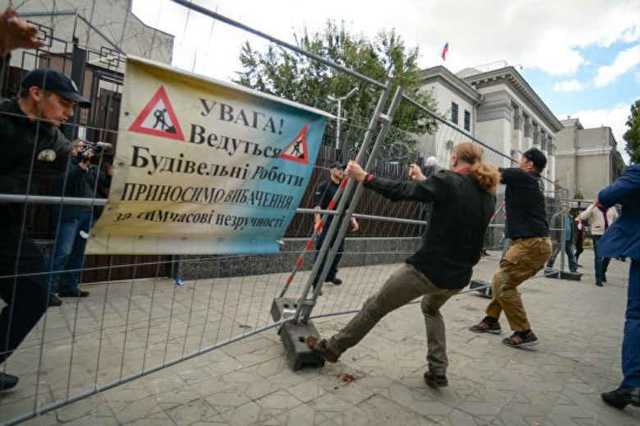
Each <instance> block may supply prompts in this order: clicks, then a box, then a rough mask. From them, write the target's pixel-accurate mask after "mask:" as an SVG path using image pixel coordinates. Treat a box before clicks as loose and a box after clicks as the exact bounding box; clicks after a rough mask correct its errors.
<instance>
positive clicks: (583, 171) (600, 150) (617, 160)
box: [556, 118, 624, 200]
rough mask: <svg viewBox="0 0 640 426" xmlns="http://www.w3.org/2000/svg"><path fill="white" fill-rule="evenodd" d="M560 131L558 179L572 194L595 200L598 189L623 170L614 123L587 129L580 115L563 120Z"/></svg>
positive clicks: (558, 137) (558, 136) (557, 162)
mask: <svg viewBox="0 0 640 426" xmlns="http://www.w3.org/2000/svg"><path fill="white" fill-rule="evenodd" d="M562 124H563V126H564V128H563V129H562V130H561V131H560V132H558V134H557V145H558V151H557V153H556V167H557V179H558V183H559V184H560V185H562V186H563V187H565V188H567V189H568V190H569V196H570V197H572V198H573V197H576V195H578V197H581V196H582V197H584V198H586V199H588V200H593V199H594V198H595V197H596V195H597V193H598V192H599V191H600V190H601V189H602V188H604V187H605V186H607V185H609V184H610V183H611V182H613V181H614V180H616V179H617V178H618V177H619V176H620V175H621V174H622V172H623V169H624V160H623V159H622V156H621V155H620V153H619V152H618V150H617V145H618V144H617V142H616V139H615V137H614V136H613V132H612V131H611V128H610V127H605V126H601V127H595V128H591V129H585V128H584V127H583V125H582V123H580V120H579V119H578V118H567V119H566V120H563V121H562Z"/></svg>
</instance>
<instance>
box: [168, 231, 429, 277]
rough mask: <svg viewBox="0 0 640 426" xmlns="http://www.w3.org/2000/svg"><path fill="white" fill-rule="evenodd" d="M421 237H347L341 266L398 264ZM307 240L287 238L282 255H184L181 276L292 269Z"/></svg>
mask: <svg viewBox="0 0 640 426" xmlns="http://www.w3.org/2000/svg"><path fill="white" fill-rule="evenodd" d="M420 241H421V238H420V237H417V238H416V237H414V238H410V237H407V238H347V239H346V242H345V253H344V254H343V256H342V260H341V262H340V266H343V267H344V266H362V265H378V264H389V263H398V262H402V261H404V260H405V259H406V258H407V257H409V256H410V255H411V254H413V253H414V252H415V251H416V250H417V249H418V247H419V245H420ZM305 243H306V240H305V239H302V238H292V239H286V240H285V244H284V246H283V248H282V250H281V252H280V253H276V254H267V255H233V256H231V255H229V256H211V257H207V258H206V259H207V260H200V259H202V257H203V256H182V257H181V258H180V262H179V267H178V270H179V275H180V276H181V277H182V278H183V279H186V280H189V279H199V278H219V277H231V276H233V277H237V276H246V275H256V274H269V273H277V272H290V271H292V270H293V267H294V265H295V262H296V259H297V258H298V256H299V254H300V253H301V252H302V250H303V248H304V245H305ZM313 261H314V253H313V252H311V253H308V254H306V255H305V261H304V267H303V270H310V269H311V267H312V266H313Z"/></svg>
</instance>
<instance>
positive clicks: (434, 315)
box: [421, 284, 459, 376]
mask: <svg viewBox="0 0 640 426" xmlns="http://www.w3.org/2000/svg"><path fill="white" fill-rule="evenodd" d="M431 287H432V288H431V289H430V291H429V293H428V294H426V295H425V296H424V297H423V298H422V304H421V307H422V313H423V314H424V320H425V325H426V330H427V363H428V364H429V371H430V372H431V373H433V374H435V375H439V376H445V375H446V373H447V367H448V366H449V359H448V357H447V336H446V329H445V325H444V320H443V319H442V314H441V313H440V307H441V306H442V305H444V304H445V302H446V301H447V300H449V298H450V297H451V296H453V295H454V294H456V293H458V292H459V290H443V289H440V288H438V287H436V286H434V285H433V284H431Z"/></svg>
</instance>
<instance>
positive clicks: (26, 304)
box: [0, 238, 49, 363]
mask: <svg viewBox="0 0 640 426" xmlns="http://www.w3.org/2000/svg"><path fill="white" fill-rule="evenodd" d="M3 254H6V256H5V257H4V258H3V259H2V261H0V275H12V274H14V271H15V270H16V269H15V261H16V256H15V253H14V254H13V255H12V256H9V254H8V253H4V252H3ZM39 272H40V273H44V272H45V263H44V259H43V257H42V254H41V253H40V251H39V250H38V248H37V247H36V245H35V244H34V243H33V241H32V240H30V239H27V238H25V239H24V240H23V241H22V247H21V252H20V259H19V265H18V275H20V274H26V273H39ZM48 296H49V291H48V288H47V278H46V277H45V276H44V275H33V276H28V277H21V276H18V277H17V278H6V279H2V280H0V297H2V299H3V300H4V301H5V303H6V304H7V306H5V307H4V308H3V309H2V312H0V363H2V362H3V361H4V360H6V359H7V358H8V357H9V356H10V355H11V354H12V353H13V351H14V350H15V349H16V348H17V347H18V345H19V344H20V343H21V342H22V341H23V340H24V338H25V337H26V336H27V334H29V332H30V331H31V329H32V328H33V327H34V326H35V325H36V324H37V323H38V320H39V319H40V318H41V317H42V315H43V314H44V313H45V311H46V310H47V306H48Z"/></svg>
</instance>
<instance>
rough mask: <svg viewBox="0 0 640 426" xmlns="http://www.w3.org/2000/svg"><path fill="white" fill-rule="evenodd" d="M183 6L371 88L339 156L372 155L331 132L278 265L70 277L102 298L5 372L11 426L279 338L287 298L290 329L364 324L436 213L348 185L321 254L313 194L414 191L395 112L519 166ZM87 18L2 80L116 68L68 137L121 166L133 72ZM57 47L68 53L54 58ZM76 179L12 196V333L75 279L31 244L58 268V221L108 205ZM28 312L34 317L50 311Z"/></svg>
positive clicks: (98, 264) (99, 269) (102, 75)
mask: <svg viewBox="0 0 640 426" xmlns="http://www.w3.org/2000/svg"><path fill="white" fill-rule="evenodd" d="M174 1H175V2H176V3H179V4H181V5H183V6H184V7H187V8H189V9H191V10H193V11H195V12H199V13H203V14H205V15H207V16H210V17H211V18H212V19H216V20H218V21H220V22H223V23H226V24H229V25H231V26H233V27H235V28H238V29H239V30H240V31H244V32H246V33H247V34H253V35H255V36H258V37H261V38H263V39H266V40H268V41H270V42H271V43H274V44H275V45H276V46H278V47H280V48H284V49H289V50H291V51H293V52H295V53H296V54H299V55H303V56H305V57H307V58H309V59H310V60H312V61H315V62H316V63H318V64H319V65H321V66H323V67H326V68H327V69H330V70H332V72H336V73H340V74H341V75H343V76H344V77H345V78H347V79H351V80H352V81H353V84H354V85H356V84H357V85H358V87H360V91H359V92H358V94H357V95H356V96H366V97H367V99H369V98H373V99H376V102H375V103H372V104H371V105H369V106H368V114H369V115H368V116H364V117H349V120H348V121H346V122H345V123H343V124H342V129H341V132H340V133H339V134H340V135H341V136H340V137H341V138H342V140H341V141H340V143H341V144H342V145H344V146H346V147H354V146H356V147H359V148H358V149H357V150H354V149H352V148H348V149H343V150H338V151H336V150H335V149H334V148H333V147H335V146H336V140H335V136H334V133H333V132H327V134H326V135H325V140H324V142H323V148H322V152H321V154H320V157H319V160H318V162H317V164H316V165H315V166H314V177H313V178H312V180H311V183H310V185H309V187H308V189H307V193H306V195H305V197H304V198H303V201H302V203H301V205H300V208H299V209H298V211H297V214H296V217H295V218H294V220H293V222H292V224H291V226H290V227H289V229H288V231H287V238H286V239H285V240H284V242H283V247H282V250H281V252H280V253H278V254H273V255H255V256H246V255H242V256H240V255H224V256H223V255H212V256H181V257H178V256H169V257H167V256H164V257H158V256H155V257H152V256H150V257H144V256H130V257H115V256H101V257H95V258H92V259H91V260H90V262H89V261H88V262H86V263H85V264H82V263H80V264H79V265H78V267H77V268H74V269H71V270H65V271H64V272H67V273H69V272H75V273H81V274H82V275H83V276H84V278H85V281H91V282H92V284H91V285H85V286H84V287H83V288H85V289H87V290H89V291H90V292H91V294H90V295H89V297H86V298H76V299H65V300H64V304H63V305H62V306H60V307H51V308H49V309H48V310H47V309H46V307H42V306H40V307H38V308H39V309H43V310H46V312H45V313H44V316H43V317H42V318H41V319H40V320H39V321H38V322H37V324H36V326H35V327H34V328H33V330H32V331H31V332H30V334H29V336H28V337H27V338H26V340H25V341H24V342H22V344H20V345H19V346H18V348H17V350H16V352H15V353H14V354H13V355H12V356H11V357H10V358H8V359H6V360H5V361H4V363H3V364H2V365H1V367H0V371H2V372H6V373H11V374H15V375H18V376H19V377H20V379H21V381H20V384H19V386H18V387H17V388H16V390H15V391H13V392H10V393H0V423H7V424H15V423H19V422H21V421H24V420H26V419H29V418H32V417H34V416H37V415H39V414H42V413H45V412H48V411H51V410H55V409H57V408H59V407H62V406H64V405H66V404H70V403H72V402H74V401H77V400H79V399H82V398H85V397H87V396H90V395H93V394H95V393H98V392H101V391H104V390H106V389H110V388H112V387H114V386H117V385H120V384H123V383H126V382H129V381H131V380H135V379H136V378H139V377H142V376H144V375H147V374H151V373H153V372H156V371H158V370H161V369H163V368H166V367H168V366H171V365H174V364H176V363H178V362H181V361H184V360H188V359H191V358H193V357H196V356H198V355H201V354H204V353H208V352H211V351H214V350H216V349H218V348H220V347H222V346H224V345H227V344H230V343H233V342H236V341H238V340H241V339H244V338H247V337H249V336H252V335H255V334H257V333H261V332H264V331H266V330H271V329H276V328H278V327H280V326H281V325H282V324H283V322H284V321H285V320H280V321H274V320H273V318H272V316H271V313H270V308H271V306H272V302H273V300H274V299H276V298H278V297H281V296H283V295H285V294H286V295H287V297H290V298H292V299H294V300H297V301H298V303H297V304H296V306H295V307H294V308H295V309H292V312H291V317H293V318H295V320H296V321H300V322H306V321H308V320H309V319H311V318H314V317H323V316H330V315H340V314H347V313H353V312H355V311H357V310H358V309H359V308H360V306H361V304H362V302H363V301H364V300H366V299H367V298H368V297H369V296H370V295H371V294H372V293H374V292H375V291H376V290H377V289H378V288H379V286H380V285H381V284H382V283H383V282H384V280H385V278H386V277H385V274H384V273H383V271H384V270H385V268H386V265H387V264H389V263H396V262H401V261H403V260H404V258H406V257H407V256H408V255H410V254H412V253H413V252H414V250H415V248H417V245H418V244H419V242H420V239H421V235H422V234H423V232H424V230H425V226H426V225H427V224H428V208H425V206H424V205H421V204H419V203H414V202H402V203H390V202H388V201H387V200H385V199H383V198H382V197H380V196H377V195H375V194H372V193H367V192H364V191H363V188H362V186H358V185H355V183H354V182H349V183H348V184H347V185H345V186H344V187H343V194H342V196H341V197H340V199H339V200H338V202H337V206H336V208H335V209H333V210H330V211H321V212H320V213H321V214H324V215H325V218H327V217H328V216H334V217H336V218H337V219H336V220H332V221H331V224H330V226H329V229H328V232H327V238H326V239H325V240H324V243H323V244H318V243H317V241H315V242H313V240H310V239H311V238H312V237H313V235H314V229H313V228H314V227H313V221H314V219H313V216H314V214H317V213H318V211H317V210H316V209H314V208H315V207H316V205H315V204H316V201H315V200H314V192H315V191H316V189H317V187H318V185H319V183H320V181H321V180H325V179H327V178H328V169H327V164H328V163H330V162H331V161H332V160H334V159H337V158H339V159H341V160H347V159H357V160H358V161H359V162H360V163H361V164H366V166H367V167H366V168H367V169H368V170H370V171H375V173H376V174H377V175H382V176H390V177H395V178H399V179H400V178H404V176H405V175H406V172H407V167H408V165H409V163H410V162H412V161H416V160H417V158H416V156H415V154H412V152H411V150H410V149H407V147H406V143H405V141H406V140H408V139H409V138H410V137H412V135H409V134H407V132H405V131H403V130H402V129H399V128H397V127H396V126H394V125H393V119H394V112H395V111H396V110H397V108H398V106H399V105H403V104H404V105H409V106H411V107H413V108H415V109H416V110H417V111H419V113H420V114H422V115H423V117H424V119H425V120H433V121H435V122H437V123H438V125H439V128H440V132H439V133H438V134H439V135H440V137H443V138H446V140H447V141H451V144H450V146H449V145H447V149H448V150H450V149H451V148H452V147H453V146H454V145H455V144H457V143H461V142H473V143H477V144H481V145H482V146H483V147H484V148H485V154H486V156H487V159H488V161H489V162H491V163H493V164H495V165H499V166H508V165H509V164H511V162H512V161H514V160H512V159H511V158H510V157H509V156H508V155H506V154H504V153H501V152H500V151H499V150H497V149H495V148H493V147H491V146H490V145H488V144H485V143H483V142H482V141H479V140H477V139H476V138H474V137H473V136H472V135H470V134H468V133H467V132H465V131H463V130H461V129H460V128H458V127H457V126H455V125H453V124H451V123H449V122H448V121H446V120H443V119H442V118H441V117H440V116H439V115H438V114H437V113H436V112H434V111H431V110H430V109H429V108H427V107H425V106H424V105H421V104H420V103H419V102H417V101H415V100H413V99H411V98H410V97H408V96H405V95H403V93H402V90H401V89H392V84H391V83H392V76H391V79H390V80H389V81H388V82H380V81H376V80H375V79H373V78H371V77H369V76H365V75H362V74H359V73H357V72H355V71H353V70H350V69H348V68H346V67H344V66H342V65H339V64H336V63H333V62H331V61H330V60H328V59H326V58H323V57H319V56H317V55H315V54H311V53H309V52H306V51H304V50H301V49H300V48H299V47H297V46H294V45H291V44H288V43H285V42H283V41H281V40H277V39H275V38H273V37H271V36H269V35H267V34H264V33H261V32H259V31H257V30H254V29H252V28H249V27H247V26H245V25H243V24H241V23H239V22H236V21H233V20H231V19H228V18H226V17H224V16H222V15H219V14H217V13H215V12H212V11H210V10H206V9H204V8H202V7H200V6H198V5H197V4H194V3H191V2H187V1H182V0H174ZM75 19H76V22H84V23H85V24H86V25H87V26H88V27H89V28H88V29H87V31H86V38H85V40H81V39H78V37H74V38H73V41H71V42H70V41H68V40H66V41H65V40H62V39H59V38H57V37H56V28H53V27H52V28H49V29H48V30H47V31H48V32H47V31H43V37H44V38H45V39H46V40H51V43H50V44H48V48H45V49H41V50H38V51H35V53H34V52H33V51H31V52H26V51H25V52H22V53H21V54H22V55H23V58H27V57H33V60H32V61H31V62H29V61H27V60H21V61H20V64H19V65H18V66H15V67H14V68H10V69H9V72H8V73H5V74H3V80H2V81H3V82H4V83H5V84H4V85H3V92H2V93H3V94H4V95H9V94H14V93H15V91H16V90H17V86H16V85H15V81H16V80H19V78H18V77H19V76H22V75H24V71H23V70H24V69H29V68H33V67H40V66H43V65H46V66H50V67H57V68H58V69H61V70H63V71H65V72H67V73H69V74H71V75H75V76H80V77H79V78H82V76H86V72H85V71H86V70H87V69H89V68H91V67H92V66H91V64H95V63H96V62H95V61H94V62H92V60H91V59H89V60H86V58H87V57H90V56H91V55H97V58H98V59H100V58H102V59H104V60H105V61H107V65H106V66H105V67H97V66H95V67H94V68H95V69H93V68H92V73H91V74H90V75H91V77H90V80H91V83H90V84H89V83H88V82H87V81H84V83H86V84H85V85H84V86H81V87H83V90H84V93H86V94H87V95H88V96H90V97H91V98H92V101H93V103H94V106H93V108H92V109H91V110H89V111H88V113H86V114H82V115H80V116H79V118H78V119H77V120H75V121H74V122H73V123H70V124H69V126H67V129H66V132H67V134H68V135H69V136H70V137H75V136H77V135H80V136H81V137H83V138H86V139H88V140H91V141H99V140H102V141H109V142H111V143H113V144H114V145H115V146H116V152H115V157H116V158H117V156H118V152H117V138H118V136H119V135H120V134H122V133H123V132H124V130H122V129H119V128H118V123H117V117H118V113H117V110H118V108H119V99H120V94H121V83H122V80H123V78H126V75H122V73H121V69H120V62H119V61H120V59H117V60H116V59H114V58H121V56H120V55H121V52H119V48H118V43H114V42H111V41H108V39H106V38H105V39H106V40H105V44H108V45H109V46H110V49H111V50H104V51H101V50H97V51H96V49H95V48H93V47H90V46H89V43H88V42H89V34H93V37H101V34H98V33H96V32H95V31H92V28H91V27H92V24H91V20H87V19H84V18H83V19H80V20H78V18H77V16H76V18H75ZM40 25H42V24H40ZM83 42H84V44H83ZM56 44H58V45H59V46H60V47H58V48H56V47H54V45H56ZM93 45H95V39H94V41H93ZM82 51H84V52H85V53H86V55H85V53H82ZM83 57H84V58H85V60H84V61H83V60H82V58H83ZM45 58H60V59H59V63H58V64H57V65H56V64H55V63H54V62H51V61H49V62H43V61H45ZM109 61H111V62H109ZM114 61H115V62H114ZM109 64H110V65H109ZM78 67H79V68H78ZM11 75H13V79H11V78H10V76H11ZM315 106H319V105H315ZM114 111H115V112H114ZM0 118H1V117H0ZM437 146H438V145H437V144H435V143H434V144H433V146H432V147H431V149H432V151H431V153H433V154H437V152H435V151H436V149H437ZM112 158H113V155H112V154H108V153H107V154H103V155H100V156H98V158H97V161H95V163H96V164H95V167H96V170H100V169H102V168H103V164H104V162H105V161H111V160H112ZM67 170H68V166H67ZM66 176H67V175H66V173H63V174H61V175H60V174H59V175H56V176H55V179H56V180H57V182H58V183H60V182H61V183H62V190H61V191H60V190H59V191H58V192H56V191H54V190H53V188H54V187H55V185H54V183H53V182H46V181H44V180H43V181H42V182H39V180H40V179H41V176H40V175H39V174H38V173H37V171H34V170H33V168H30V170H29V171H28V175H27V179H28V180H29V181H30V182H31V181H33V182H36V181H37V182H36V183H41V184H42V185H41V187H42V189H40V190H38V191H35V192H34V191H32V188H31V187H30V186H26V187H25V188H24V190H23V191H20V193H17V194H0V203H2V204H0V210H1V211H2V215H3V217H4V216H5V215H8V214H9V213H8V212H11V214H12V215H14V216H13V217H18V219H19V220H18V222H17V225H18V227H17V229H13V230H11V231H12V232H13V233H9V237H15V238H16V241H17V243H16V244H17V247H16V248H17V251H16V252H15V253H6V252H4V253H2V256H3V258H4V259H3V262H4V263H7V261H11V263H12V266H11V273H4V272H3V273H2V274H0V275H1V276H0V280H2V284H1V285H2V286H3V288H11V289H12V292H8V291H6V290H3V294H2V297H3V300H4V301H5V302H6V303H7V304H8V306H5V311H3V312H6V313H9V316H10V317H9V321H11V320H12V318H11V315H12V314H14V313H15V311H14V310H13V305H12V303H13V302H14V301H15V300H14V299H13V298H12V295H14V294H16V288H17V286H19V285H42V284H43V283H44V285H45V286H46V285H48V283H49V280H50V279H52V278H55V277H57V276H60V275H61V273H62V272H63V270H58V269H56V268H54V267H53V264H52V263H51V262H48V263H47V265H46V268H45V270H38V269H28V268H25V267H24V266H25V265H24V262H22V261H21V259H22V260H24V257H23V256H24V254H25V247H26V246H25V244H27V245H28V244H31V242H33V241H35V240H38V239H45V240H50V243H49V244H43V245H41V247H43V250H44V251H45V255H42V256H41V258H42V259H46V258H47V257H46V253H47V252H48V255H49V258H53V255H55V253H56V249H55V247H56V245H57V244H58V243H59V241H60V238H63V237H67V236H66V235H63V233H64V230H63V229H62V227H61V219H60V216H58V215H55V214H53V212H54V210H55V208H60V207H61V206H70V205H71V206H82V205H83V206H86V207H90V208H98V207H100V206H102V205H104V202H105V200H104V196H105V195H106V193H105V192H104V188H101V187H100V185H99V184H98V180H96V183H95V185H94V193H93V197H92V198H87V199H73V198H69V197H63V196H61V194H63V193H64V186H65V185H66V181H67V178H66ZM42 179H43V178H42ZM101 191H102V192H101ZM549 195H550V196H551V197H550V198H549V200H550V202H549V204H548V207H549V213H550V216H551V215H554V214H556V213H557V212H558V211H560V209H561V207H562V201H561V200H559V199H558V198H556V197H555V195H556V194H555V191H553V192H552V193H550V194H549ZM15 215H17V216H15ZM351 217H354V218H356V219H357V220H358V221H359V222H360V231H358V232H351V233H350V232H349V229H348V227H349V226H350V218H351ZM92 220H93V219H92ZM503 226H504V215H503V214H501V213H499V214H497V215H496V220H495V222H494V224H493V225H492V229H500V227H503ZM343 236H346V245H345V249H344V251H343V252H342V253H341V254H342V260H341V269H340V278H342V280H343V281H344V284H343V285H342V286H339V287H324V291H323V292H322V295H321V290H322V285H318V286H317V287H316V288H315V290H314V289H313V286H312V284H313V283H314V282H316V281H318V282H320V283H322V282H323V281H324V279H325V278H326V276H327V274H328V273H329V267H330V264H331V262H332V260H333V259H334V258H335V256H336V255H338V252H339V244H333V245H332V244H331V241H332V240H333V237H336V241H341V240H342V238H343ZM309 241H312V242H311V243H310V242H309ZM563 253H564V251H563ZM31 254H32V253H31ZM27 260H29V259H27ZM31 260H33V259H31ZM563 262H564V261H563ZM563 265H564V263H563ZM27 266H29V265H27ZM3 270H6V268H5V269H3ZM25 283H26V284H25ZM29 283H30V284H29ZM34 283H35V284H34ZM7 295H8V296H7ZM29 303H30V304H31V305H33V304H34V303H37V301H31V302H29ZM25 306H26V305H25ZM291 317H287V320H288V319H289V318H291ZM10 328H11V327H10ZM0 344H1V345H2V350H6V349H5V348H7V347H8V345H7V344H6V343H5V342H0Z"/></svg>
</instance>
